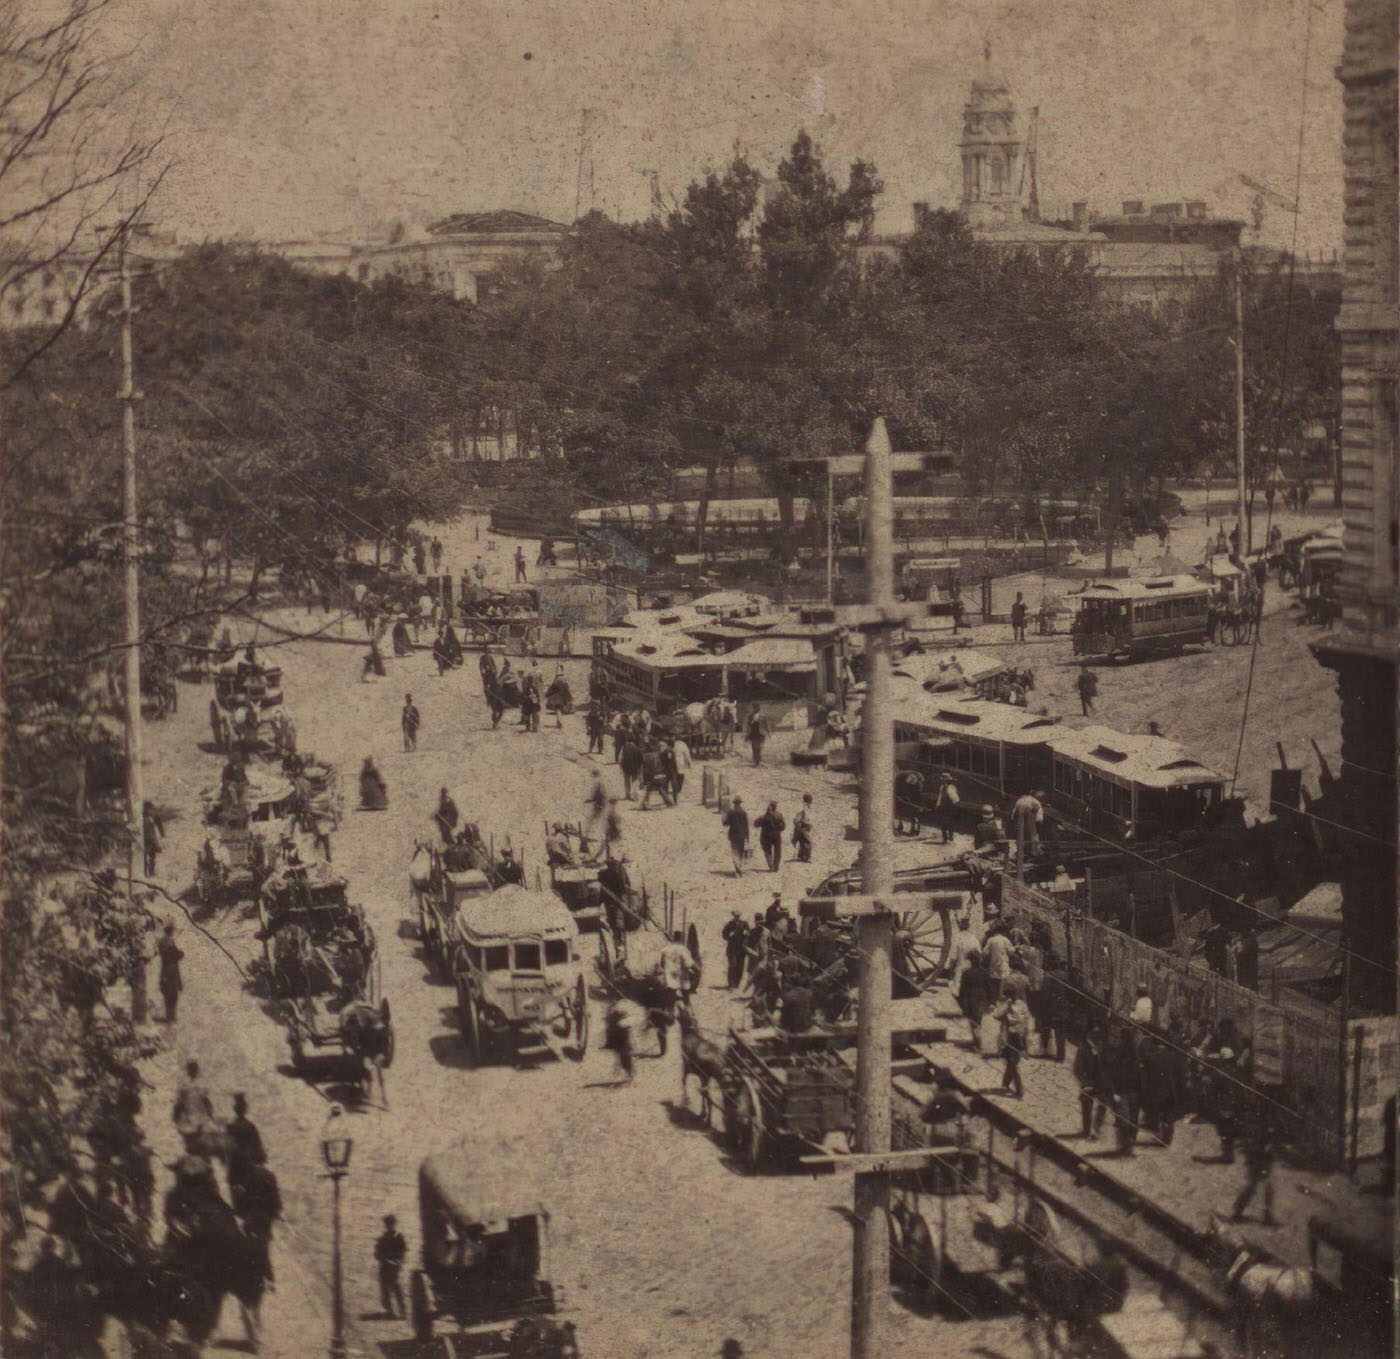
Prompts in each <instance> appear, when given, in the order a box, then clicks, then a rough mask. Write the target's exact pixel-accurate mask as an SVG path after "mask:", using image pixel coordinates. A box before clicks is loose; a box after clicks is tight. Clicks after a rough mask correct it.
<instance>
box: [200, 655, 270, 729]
mask: <svg viewBox="0 0 1400 1359" xmlns="http://www.w3.org/2000/svg"><path fill="white" fill-rule="evenodd" d="M252 650H253V649H252V647H249V648H248V653H251V652H252ZM209 725H210V729H211V735H212V737H213V741H214V748H215V749H216V750H221V751H224V750H233V749H234V748H235V747H236V746H242V747H243V748H245V749H246V750H248V751H250V752H256V753H259V754H268V753H283V751H284V749H285V747H286V745H287V734H286V733H287V723H286V716H285V713H283V711H282V669H281V667H280V666H276V665H264V664H262V663H261V662H260V661H258V660H256V659H251V660H250V659H248V654H247V653H245V655H244V656H243V657H242V658H240V659H238V660H232V659H230V660H227V661H225V662H224V663H223V664H222V665H220V666H219V668H218V669H217V670H216V671H215V672H214V697H213V698H212V699H210V700H209Z"/></svg>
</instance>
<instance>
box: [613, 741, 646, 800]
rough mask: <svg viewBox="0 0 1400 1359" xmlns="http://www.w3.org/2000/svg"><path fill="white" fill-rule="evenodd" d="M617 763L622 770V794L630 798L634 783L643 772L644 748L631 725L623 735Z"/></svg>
mask: <svg viewBox="0 0 1400 1359" xmlns="http://www.w3.org/2000/svg"><path fill="white" fill-rule="evenodd" d="M617 763H618V765H619V767H620V768H621V770H622V796H623V797H625V798H627V799H628V800H630V799H631V797H632V785H633V783H634V782H635V781H636V780H637V779H638V778H639V777H640V776H641V772H642V748H641V746H640V745H638V743H637V738H636V736H635V735H634V734H633V733H632V731H631V729H630V727H629V728H628V729H627V730H626V732H625V734H624V736H623V740H622V751H621V753H620V754H619V755H618V759H617Z"/></svg>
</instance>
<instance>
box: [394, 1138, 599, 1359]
mask: <svg viewBox="0 0 1400 1359" xmlns="http://www.w3.org/2000/svg"><path fill="white" fill-rule="evenodd" d="M518 1159H519V1158H518V1156H517V1155H515V1154H513V1152H512V1150H511V1148H509V1147H500V1148H495V1149H491V1150H490V1152H489V1154H484V1153H483V1152H482V1151H481V1149H479V1148H473V1147H471V1146H469V1145H466V1144H464V1145H462V1146H460V1147H455V1148H453V1149H452V1150H450V1151H446V1152H442V1153H440V1154H438V1155H436V1156H430V1157H428V1158H427V1160H425V1161H424V1162H423V1163H422V1165H421V1166H420V1167H419V1170H418V1210H419V1221H420V1226H421V1230H422V1252H421V1256H420V1261H421V1263H420V1266H419V1268H417V1269H415V1270H414V1271H413V1274H412V1277H411V1279H410V1281H409V1308H410V1318H411V1320H412V1323H413V1334H414V1336H415V1338H416V1339H417V1340H418V1341H420V1342H422V1343H424V1344H426V1343H428V1342H430V1341H431V1340H432V1339H433V1330H434V1324H435V1323H436V1322H437V1321H438V1320H439V1319H440V1318H443V1317H449V1318H451V1320H452V1322H453V1323H454V1325H455V1326H456V1328H457V1333H458V1335H459V1336H460V1337H461V1338H462V1340H463V1345H464V1348H465V1349H466V1350H468V1351H469V1352H470V1353H472V1354H477V1355H488V1354H490V1355H498V1356H500V1355H504V1356H510V1359H525V1357H526V1356H531V1357H532V1359H578V1353H579V1351H578V1345H577V1342H576V1340H575V1337H574V1327H573V1324H572V1323H571V1322H567V1321H558V1320H555V1317H556V1315H557V1312H558V1304H559V1298H558V1295H557V1293H556V1290H555V1288H554V1286H553V1284H551V1283H550V1282H549V1281H548V1279H546V1278H545V1277H544V1276H545V1274H546V1272H547V1270H548V1244H549V1213H548V1212H547V1211H546V1209H545V1207H544V1205H543V1204H542V1203H541V1202H540V1200H539V1198H538V1197H537V1195H536V1194H535V1193H534V1192H533V1191H532V1190H531V1189H530V1188H529V1180H528V1178H526V1177H525V1176H524V1175H523V1174H521V1173H519V1172H518V1171H517V1170H516V1169H515V1165H516V1163H517V1162H518ZM454 1352H457V1351H454Z"/></svg>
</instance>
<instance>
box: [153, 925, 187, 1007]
mask: <svg viewBox="0 0 1400 1359" xmlns="http://www.w3.org/2000/svg"><path fill="white" fill-rule="evenodd" d="M156 951H157V953H158V954H159V955H160V998H161V999H162V1000H163V1001H164V1002H165V1022H166V1023H167V1024H173V1023H174V1022H175V1015H176V1012H177V1010H178V1009H179V1005H180V992H181V991H182V990H183V989H184V982H183V981H182V980H181V978H180V963H181V960H182V959H183V958H184V956H185V951H184V949H182V948H181V947H180V946H179V944H177V943H176V942H175V926H174V925H173V924H167V925H166V927H165V933H164V934H163V935H162V936H161V940H160V943H159V944H158V945H157V946H156Z"/></svg>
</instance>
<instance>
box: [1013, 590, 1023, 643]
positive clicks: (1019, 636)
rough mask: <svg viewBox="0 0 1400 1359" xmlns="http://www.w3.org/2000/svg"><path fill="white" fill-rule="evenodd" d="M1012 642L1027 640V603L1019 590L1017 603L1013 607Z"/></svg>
mask: <svg viewBox="0 0 1400 1359" xmlns="http://www.w3.org/2000/svg"><path fill="white" fill-rule="evenodd" d="M1011 640H1012V641H1013V642H1024V641H1025V640H1026V601H1025V600H1024V599H1023V598H1022V597H1021V592H1020V591H1019V590H1017V591H1016V602H1015V603H1014V604H1013V605H1012V606H1011Z"/></svg>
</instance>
